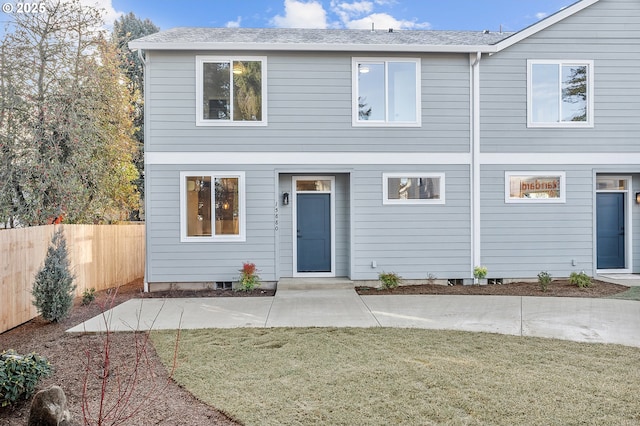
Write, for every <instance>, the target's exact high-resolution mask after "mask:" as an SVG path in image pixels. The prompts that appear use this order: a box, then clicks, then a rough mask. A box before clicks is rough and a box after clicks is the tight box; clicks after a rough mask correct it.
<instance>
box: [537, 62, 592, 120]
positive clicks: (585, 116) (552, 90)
mask: <svg viewBox="0 0 640 426" xmlns="http://www.w3.org/2000/svg"><path fill="white" fill-rule="evenodd" d="M593 105H594V102H593V61H555V60H529V61H527V107H528V108H527V111H528V112H527V126H528V127H593V125H594V123H593Z"/></svg>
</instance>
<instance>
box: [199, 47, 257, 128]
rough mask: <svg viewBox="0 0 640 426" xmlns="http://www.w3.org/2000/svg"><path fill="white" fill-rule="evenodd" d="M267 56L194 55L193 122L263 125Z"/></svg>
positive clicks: (207, 124)
mask: <svg viewBox="0 0 640 426" xmlns="http://www.w3.org/2000/svg"><path fill="white" fill-rule="evenodd" d="M265 64H266V58H262V57H246V58H239V57H238V58H220V57H213V56H198V57H196V92H197V96H196V98H197V100H196V114H197V117H196V124H197V125H199V126H221V125H222V126H224V125H227V126H228V125H234V126H236V125H254V126H255V125H266V115H265V112H266V111H265V105H266V102H265V94H266V75H265V74H266V70H265Z"/></svg>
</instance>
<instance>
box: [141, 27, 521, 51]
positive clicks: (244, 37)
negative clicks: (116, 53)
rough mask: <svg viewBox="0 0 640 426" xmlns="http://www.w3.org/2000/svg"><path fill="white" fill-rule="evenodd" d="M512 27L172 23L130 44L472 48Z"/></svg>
mask: <svg viewBox="0 0 640 426" xmlns="http://www.w3.org/2000/svg"><path fill="white" fill-rule="evenodd" d="M511 34H512V33H494V32H489V31H407V30H391V29H385V30H375V31H371V30H333V29H329V30H327V29H300V28H173V29H170V30H166V31H161V32H159V33H155V34H151V35H148V36H146V37H143V38H140V39H138V40H134V41H132V42H131V43H130V44H129V45H130V47H132V48H141V49H162V50H164V49H177V50H184V49H189V50H197V49H210V50H251V49H259V50H315V51H320V50H329V51H332V50H333V51H335V50H341V51H358V50H363V51H372V50H378V51H385V50H387V51H440V50H443V51H465V52H466V51H468V52H472V51H473V52H475V51H478V50H484V49H482V47H483V46H485V47H488V46H493V45H495V44H496V43H498V42H500V41H502V40H504V39H505V38H507V37H509V36H510V35H511Z"/></svg>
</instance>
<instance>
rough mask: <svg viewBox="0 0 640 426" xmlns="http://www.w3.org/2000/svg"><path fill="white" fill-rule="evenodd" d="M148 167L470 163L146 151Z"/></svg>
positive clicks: (430, 156) (427, 156)
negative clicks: (162, 165) (184, 165)
mask: <svg viewBox="0 0 640 426" xmlns="http://www.w3.org/2000/svg"><path fill="white" fill-rule="evenodd" d="M145 163H146V164H165V165H169V164H239V165H240V164H262V165H266V164H282V165H296V164H300V165H326V164H332V165H341V166H344V165H351V164H353V165H364V164H471V157H470V155H469V154H466V153H424V152H409V153H398V152H358V153H348V152H145Z"/></svg>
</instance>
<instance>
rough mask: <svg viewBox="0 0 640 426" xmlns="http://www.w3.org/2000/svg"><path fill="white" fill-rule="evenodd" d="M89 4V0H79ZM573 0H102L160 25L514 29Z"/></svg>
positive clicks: (163, 26)
mask: <svg viewBox="0 0 640 426" xmlns="http://www.w3.org/2000/svg"><path fill="white" fill-rule="evenodd" d="M83 2H87V3H88V2H89V0H83ZM574 2H575V0H364V1H354V0H182V1H179V0H101V3H103V7H106V8H108V9H110V10H111V13H110V15H111V16H113V15H114V13H115V14H118V13H122V12H124V13H127V12H133V13H135V14H136V15H137V16H138V17H140V18H149V19H151V21H153V22H154V23H155V24H156V25H158V26H160V28H161V29H169V28H172V27H177V26H203V27H228V26H236V27H237V26H239V27H313V28H367V29H370V28H371V23H372V22H373V23H374V24H375V27H376V28H381V29H386V28H390V27H391V28H394V29H433V30H484V29H488V30H491V31H498V30H499V29H500V27H501V26H502V29H503V30H504V31H517V30H521V29H522V28H525V27H527V26H529V25H531V24H533V23H535V22H536V21H538V20H540V19H542V18H544V17H545V16H548V15H550V14H553V13H555V12H557V11H558V10H560V9H562V8H564V7H566V6H569V5H570V4H572V3H574Z"/></svg>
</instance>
